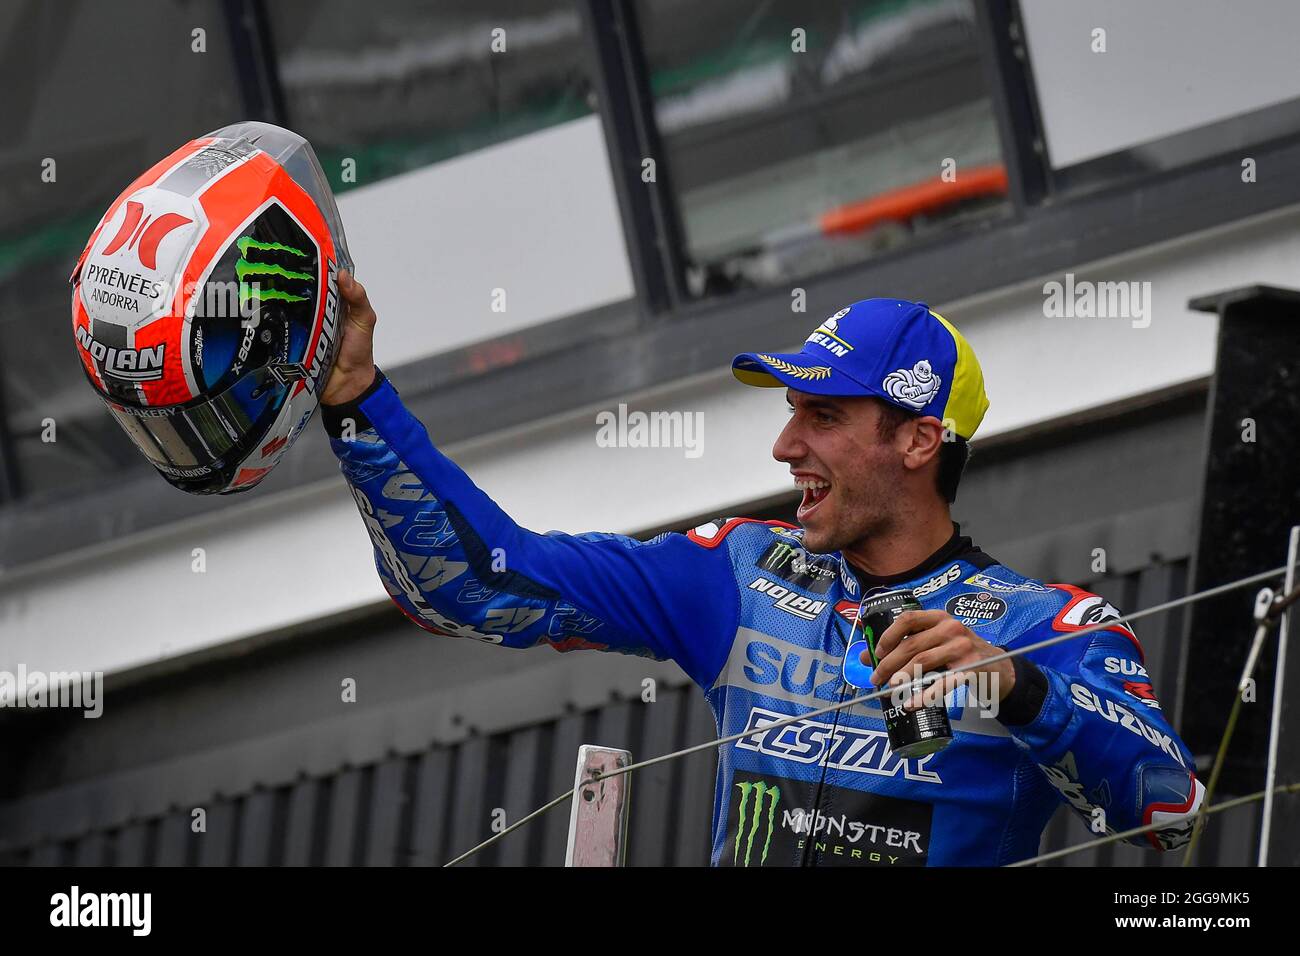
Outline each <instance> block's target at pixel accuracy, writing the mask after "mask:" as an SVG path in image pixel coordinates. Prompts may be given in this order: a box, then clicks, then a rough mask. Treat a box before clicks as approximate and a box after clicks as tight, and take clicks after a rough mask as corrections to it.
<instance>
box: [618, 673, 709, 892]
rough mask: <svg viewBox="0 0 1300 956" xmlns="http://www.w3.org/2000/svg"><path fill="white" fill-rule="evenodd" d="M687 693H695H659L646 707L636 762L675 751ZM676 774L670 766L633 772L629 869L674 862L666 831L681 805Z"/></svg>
mask: <svg viewBox="0 0 1300 956" xmlns="http://www.w3.org/2000/svg"><path fill="white" fill-rule="evenodd" d="M688 693H692V691H688V690H671V689H663V690H659V689H656V693H655V700H654V701H653V702H651V703H647V704H645V705H644V710H643V712H642V713H643V722H642V725H641V739H640V741H639V743H638V744H637V746H638V747H639V748H640V750H641V751H642V752H641V753H638V752H635V751H634V752H633V754H632V759H633V760H636V761H641V760H648V759H649V758H651V757H658V756H661V755H663V754H666V753H670V752H671V751H672V750H673V748H674V747H675V746H676V742H677V736H678V734H677V729H678V721H679V717H680V715H681V709H682V698H683V697H684V696H685V695H686V694H688ZM696 693H698V692H696ZM676 772H677V768H675V767H674V766H673V765H672V764H671V763H661V764H655V765H654V766H653V767H647V768H646V769H645V770H636V771H633V774H632V776H633V780H632V814H631V820H630V821H629V822H628V857H627V864H628V866H667V865H668V864H669V863H670V862H671V853H670V850H671V844H670V843H669V841H668V839H667V836H668V833H667V830H668V828H669V827H670V826H671V815H672V813H673V812H674V810H675V809H676V808H677V805H678V800H677V794H676V792H675V791H674V788H673V781H674V779H675V774H676Z"/></svg>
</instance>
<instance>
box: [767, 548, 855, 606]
mask: <svg viewBox="0 0 1300 956" xmlns="http://www.w3.org/2000/svg"><path fill="white" fill-rule="evenodd" d="M757 564H758V567H760V568H762V569H763V570H764V571H769V572H771V573H772V574H774V575H775V576H776V577H778V578H780V579H781V580H782V581H787V582H789V583H790V584H792V585H794V586H795V587H797V588H799V589H800V590H803V591H811V592H812V593H813V594H825V593H826V592H827V591H829V590H830V589H831V584H833V583H834V581H835V575H836V570H835V568H834V567H833V566H832V564H831V561H830V560H829V559H827V558H821V557H814V556H811V555H809V554H808V552H807V551H805V550H804V549H803V548H801V547H799V545H797V544H792V543H791V542H790V541H788V540H784V539H782V540H779V541H773V542H772V543H771V544H770V545H769V546H768V548H767V550H766V551H764V552H763V556H762V557H760V558H759V559H758V562H757Z"/></svg>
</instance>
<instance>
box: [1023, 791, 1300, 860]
mask: <svg viewBox="0 0 1300 956" xmlns="http://www.w3.org/2000/svg"><path fill="white" fill-rule="evenodd" d="M1270 792H1271V793H1275V794H1276V793H1282V794H1286V793H1300V783H1284V784H1282V785H1281V786H1277V787H1274V788H1273V789H1272V790H1271V791H1269V790H1259V791H1256V792H1255V793H1249V794H1247V795H1246V796H1244V797H1234V798H1233V799H1231V800H1225V801H1223V803H1216V804H1215V805H1214V806H1212V807H1208V808H1206V809H1205V813H1206V814H1210V813H1218V812H1220V811H1221V810H1231V809H1232V808H1233V807H1239V806H1241V805H1242V804H1245V803H1254V802H1255V801H1256V800H1263V799H1264V798H1265V797H1266V796H1268V794H1269V793H1270ZM1167 826H1169V824H1168V823H1148V824H1147V825H1146V826H1141V827H1134V828H1133V829H1132V830H1124V831H1122V832H1120V833H1111V834H1108V835H1107V836H1104V837H1098V838H1097V839H1096V840H1089V841H1088V842H1087V843H1077V844H1075V845H1074V846H1067V847H1065V848H1064V849H1060V850H1053V851H1052V852H1051V853H1041V854H1039V855H1038V856H1032V857H1030V858H1029V859H1027V860H1017V861H1016V862H1015V863H1008V864H1007V867H1008V868H1010V867H1013V866H1033V865H1034V864H1036V863H1045V862H1046V861H1048V860H1057V859H1060V858H1061V857H1063V856H1070V855H1071V854H1074V853H1082V852H1083V851H1084V850H1091V849H1092V848H1093V847H1095V846H1102V845H1103V844H1106V843H1118V842H1119V841H1121V840H1127V839H1129V838H1131V837H1135V836H1138V835H1139V834H1142V833H1150V832H1151V831H1152V830H1161V829H1164V828H1165V827H1167Z"/></svg>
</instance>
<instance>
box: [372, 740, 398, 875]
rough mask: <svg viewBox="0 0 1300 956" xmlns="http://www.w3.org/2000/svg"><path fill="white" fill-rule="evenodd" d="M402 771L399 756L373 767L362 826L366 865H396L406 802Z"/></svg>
mask: <svg viewBox="0 0 1300 956" xmlns="http://www.w3.org/2000/svg"><path fill="white" fill-rule="evenodd" d="M406 771H407V761H406V760H405V759H403V758H401V757H393V758H391V759H389V760H385V761H384V762H383V763H381V764H379V765H378V766H376V767H375V771H374V780H373V784H372V788H371V796H370V812H369V813H368V814H367V821H368V822H367V824H366V827H367V830H366V858H365V862H366V865H367V866H392V865H394V864H395V863H396V862H397V858H398V853H397V841H398V838H399V836H400V827H401V822H402V812H403V807H404V805H405V803H406V800H407V794H406V790H405V786H406Z"/></svg>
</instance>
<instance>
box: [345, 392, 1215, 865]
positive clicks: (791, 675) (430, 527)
mask: <svg viewBox="0 0 1300 956" xmlns="http://www.w3.org/2000/svg"><path fill="white" fill-rule="evenodd" d="M323 417H324V419H325V425H326V428H327V430H328V431H329V432H330V435H331V446H332V447H333V449H334V452H335V454H336V455H337V456H338V458H339V461H340V464H341V468H342V472H343V475H344V476H345V478H346V479H347V481H348V483H349V485H350V486H351V491H352V495H353V497H354V498H355V500H356V503H357V507H358V508H359V509H360V511H361V517H362V520H363V521H364V523H365V526H366V529H367V531H368V532H369V535H370V539H371V541H372V543H373V545H374V550H375V566H376V569H377V570H378V572H379V577H380V579H381V580H382V581H383V584H384V587H385V588H386V589H387V591H388V593H389V594H390V595H391V596H392V598H393V600H394V601H395V602H396V603H397V605H398V606H399V607H400V608H401V609H402V610H403V611H404V612H405V613H406V614H407V616H408V617H410V618H411V619H412V620H413V621H415V623H417V624H419V625H420V626H421V627H423V628H424V629H426V630H428V631H431V632H433V633H435V634H444V635H448V636H454V637H468V638H474V639H476V640H480V641H484V642H487V643H490V644H499V645H502V646H504V647H532V646H534V645H537V644H541V643H546V644H550V645H551V646H552V647H554V648H555V649H557V650H561V651H568V650H576V649H584V648H590V649H595V650H607V651H618V652H621V653H626V654H638V655H643V656H646V657H652V658H656V659H671V660H673V661H676V662H677V664H678V665H679V666H680V667H681V668H682V670H684V671H685V672H686V674H688V675H689V676H690V678H691V679H692V680H693V681H694V682H695V683H696V684H698V685H699V686H700V687H701V688H702V689H703V691H704V694H705V697H706V699H707V700H708V703H709V706H710V707H711V708H712V710H713V713H714V715H715V717H716V719H717V724H718V732H719V734H720V735H727V734H733V733H737V732H739V731H742V730H747V729H754V728H761V727H763V726H764V725H766V724H769V723H772V722H774V721H777V720H780V719H783V718H786V717H791V716H797V715H799V714H802V713H807V712H808V711H811V710H814V709H818V708H821V707H825V706H826V705H827V704H832V703H835V702H836V701H840V700H847V699H849V698H850V697H852V696H857V695H859V694H860V692H855V691H854V689H853V688H851V687H849V686H848V685H847V684H845V682H844V680H843V677H842V670H841V668H842V662H843V658H844V653H845V648H846V646H847V645H846V641H847V640H848V638H849V637H850V634H851V631H852V627H853V621H854V620H855V615H856V612H857V608H858V604H859V602H860V601H861V599H862V597H863V596H864V594H865V593H867V592H868V591H871V590H877V589H880V588H885V587H888V588H895V587H908V588H911V589H912V590H913V591H914V592H915V593H916V595H917V597H918V599H919V600H920V602H921V604H922V605H923V606H924V607H926V608H938V609H944V610H946V611H947V612H948V613H950V614H952V615H953V616H954V617H956V618H958V619H959V620H961V621H962V622H963V623H965V624H966V625H967V626H968V627H970V628H971V629H972V630H973V631H974V632H975V633H976V634H978V635H979V636H981V637H983V638H984V639H985V640H987V641H989V642H990V643H992V644H994V645H997V646H999V647H1008V648H1013V647H1017V646H1023V645H1026V644H1030V643H1034V642H1036V641H1039V640H1042V639H1043V638H1045V637H1048V636H1051V635H1054V634H1061V633H1063V632H1069V631H1071V630H1078V629H1081V628H1083V627H1086V626H1088V625H1090V624H1094V623H1098V622H1102V621H1105V620H1107V619H1111V618H1115V617H1117V616H1118V613H1119V612H1118V611H1116V610H1115V609H1114V608H1113V607H1111V605H1109V604H1108V603H1107V602H1106V601H1105V600H1104V599H1102V598H1101V597H1098V596H1097V595H1093V594H1090V593H1088V592H1086V591H1082V590H1080V589H1077V588H1072V587H1069V586H1065V585H1051V586H1049V585H1044V584H1042V583H1040V582H1038V581H1034V580H1031V579H1028V578H1025V577H1023V576H1022V575H1020V574H1017V573H1016V572H1014V571H1012V570H1010V569H1009V568H1006V567H1004V566H1002V565H1001V564H999V563H998V562H997V561H995V560H994V559H993V558H992V557H990V556H988V555H986V554H984V553H983V552H982V551H980V550H979V549H978V548H977V547H975V546H973V545H972V544H971V543H970V540H969V538H964V537H962V536H960V533H959V531H955V532H954V535H953V538H952V540H951V541H949V543H948V545H947V546H945V548H943V549H941V550H940V551H939V552H937V553H936V554H935V555H933V556H932V557H931V558H930V559H929V560H928V561H927V562H925V563H924V564H923V565H921V566H919V567H917V568H915V569H913V570H912V571H911V572H907V573H906V574H903V575H895V576H893V577H891V578H889V579H887V580H885V579H873V578H870V577H868V576H867V575H865V574H863V573H861V572H858V571H855V570H854V569H853V568H851V567H850V566H849V564H848V563H847V562H846V561H845V560H844V559H843V558H842V557H841V556H840V555H838V554H828V555H815V554H808V553H806V552H804V551H803V550H802V548H801V547H800V545H801V534H802V532H801V531H800V530H799V529H797V528H794V527H791V526H788V525H785V524H783V523H780V522H772V521H756V520H752V519H748V518H731V519H729V520H721V519H719V520H717V521H714V522H711V523H708V524H705V525H703V526H701V527H698V528H695V529H693V530H691V531H689V532H687V533H685V534H677V533H670V534H662V535H659V536H658V537H656V538H654V539H653V540H651V541H644V542H643V541H638V540H636V539H633V538H630V537H626V536H623V535H617V534H604V533H588V534H580V535H569V534H560V533H558V532H552V533H548V534H538V533H535V532H533V531H529V530H526V529H524V528H521V527H519V526H518V525H517V524H515V522H514V521H512V520H511V519H510V517H509V516H508V515H507V514H506V513H505V512H504V511H502V510H501V508H499V507H498V506H497V505H496V503H495V502H493V501H492V500H491V499H490V498H489V497H488V496H487V495H486V494H484V493H483V492H482V491H480V490H479V489H478V488H477V487H476V486H475V485H474V484H473V482H471V481H470V479H469V477H468V476H466V474H465V473H464V472H463V471H461V469H460V468H458V467H457V466H456V465H455V464H454V463H453V462H451V461H450V460H449V459H448V458H446V457H445V456H444V455H442V453H440V452H439V451H438V450H437V449H436V448H435V447H434V446H433V444H432V443H431V442H430V440H429V437H428V434H427V433H426V431H425V429H424V426H423V425H421V424H420V422H419V421H418V420H417V419H416V418H415V417H414V416H412V415H411V414H410V412H408V411H407V410H406V408H405V407H404V406H403V405H402V402H401V400H400V398H399V397H398V395H397V392H396V391H395V390H394V389H393V387H392V385H391V384H390V383H389V382H387V380H386V379H385V378H384V377H383V375H382V373H381V374H379V375H377V377H376V380H375V383H374V384H373V385H372V386H371V387H370V389H369V390H368V391H367V392H366V393H364V394H363V395H362V396H360V397H359V398H358V399H357V400H356V401H355V402H352V403H349V404H347V405H341V406H332V407H330V406H327V407H326V408H325V409H324V412H323ZM349 420H350V422H349ZM342 436H348V437H342ZM1017 660H1018V661H1019V663H1018V664H1017V668H1016V670H1017V675H1016V676H1017V680H1016V682H1015V686H1014V689H1013V690H1012V692H1011V693H1010V694H1009V695H1008V696H1007V698H1006V699H1005V700H1004V701H1002V703H1001V706H1000V709H999V710H998V713H997V715H996V717H994V716H991V715H990V714H988V713H983V712H981V710H980V708H979V707H978V706H977V704H976V702H975V698H974V695H971V694H968V693H967V691H966V689H964V688H963V689H959V690H957V691H956V692H954V693H952V694H950V695H949V698H948V705H949V716H950V720H951V723H952V727H953V731H954V739H953V742H952V744H951V745H950V746H948V747H947V748H946V749H944V750H942V751H940V752H939V753H936V754H932V755H930V756H928V757H922V758H919V759H910V760H908V759H900V758H898V757H896V756H895V755H894V754H893V753H892V752H891V751H890V749H889V747H888V740H887V737H886V734H885V728H884V723H883V721H882V719H881V712H880V709H879V707H878V706H876V705H875V704H871V705H866V706H864V705H860V704H859V705H854V706H853V707H851V708H850V709H847V710H843V711H840V712H838V713H831V714H826V715H823V716H819V717H815V718H809V719H807V720H804V721H801V722H799V723H795V724H792V725H790V726H787V727H784V728H779V729H777V730H773V731H769V732H766V733H758V734H754V735H752V736H749V737H746V738H744V739H742V740H740V741H738V742H735V743H732V744H729V745H727V746H725V747H722V748H721V749H720V752H719V763H718V777H717V790H716V794H715V798H714V806H713V855H712V859H713V862H714V864H715V865H728V866H730V865H736V866H788V865H799V864H801V863H804V864H808V865H850V866H855V865H861V866H886V867H888V866H922V865H931V866H938V865H954V864H965V865H997V864H1003V863H1008V862H1011V861H1014V860H1019V859H1024V858H1026V857H1029V856H1032V855H1034V854H1035V853H1037V852H1038V846H1039V839H1040V836H1041V834H1042V831H1043V828H1044V826H1045V825H1046V823H1047V821H1048V819H1049V817H1051V815H1052V813H1053V812H1054V811H1055V809H1056V808H1057V807H1058V806H1059V804H1060V801H1061V800H1065V801H1066V802H1068V803H1069V804H1070V805H1072V806H1073V807H1074V808H1075V809H1076V810H1078V811H1079V812H1080V814H1082V816H1083V817H1084V820H1085V822H1086V823H1087V824H1088V825H1089V827H1090V829H1091V830H1092V832H1094V833H1098V834H1100V833H1102V832H1118V831H1120V830H1125V829H1129V828H1132V827H1135V826H1139V825H1142V824H1147V823H1153V822H1155V823H1163V824H1164V826H1163V827H1162V828H1160V829H1158V830H1157V831H1155V832H1154V833H1150V834H1147V835H1144V836H1142V837H1140V838H1139V839H1138V840H1136V841H1135V842H1138V843H1140V844H1142V845H1149V846H1153V847H1155V848H1158V849H1159V848H1170V847H1173V846H1177V845H1180V844H1181V843H1182V842H1184V841H1185V840H1186V839H1187V837H1188V835H1189V831H1190V818H1191V816H1192V814H1193V813H1194V812H1195V811H1196V809H1197V808H1198V806H1199V804H1200V801H1201V798H1202V794H1203V792H1204V790H1203V787H1202V785H1201V783H1200V782H1199V781H1198V780H1197V779H1196V777H1195V774H1194V766H1193V761H1192V756H1191V754H1190V753H1189V752H1188V750H1187V748H1186V747H1185V746H1184V745H1183V743H1182V741H1181V740H1179V738H1178V736H1177V735H1176V734H1175V733H1174V731H1173V729H1172V728H1171V727H1170V726H1169V724H1168V723H1167V721H1166V720H1165V718H1164V715H1163V714H1162V712H1161V710H1160V705H1159V703H1158V701H1157V699H1156V697H1155V694H1154V693H1153V692H1152V689H1151V685H1150V681H1149V680H1148V678H1147V675H1146V671H1145V670H1144V667H1143V657H1142V649H1141V647H1140V646H1139V645H1138V642H1137V640H1136V638H1135V637H1134V636H1133V634H1132V632H1131V631H1130V630H1129V629H1128V628H1126V627H1124V626H1123V625H1121V624H1115V625H1113V626H1112V627H1110V628H1107V629H1105V630H1101V631H1098V632H1096V633H1094V634H1091V635H1089V636H1086V637H1083V638H1081V639H1078V640H1070V641H1064V642H1061V643H1059V644H1056V645H1054V646H1052V647H1050V648H1045V649H1043V650H1040V651H1035V652H1032V653H1031V654H1029V655H1027V656H1026V657H1025V658H1017ZM1081 836H1083V834H1081Z"/></svg>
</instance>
